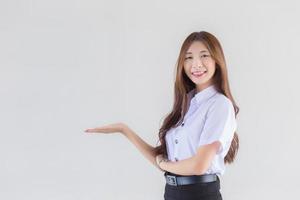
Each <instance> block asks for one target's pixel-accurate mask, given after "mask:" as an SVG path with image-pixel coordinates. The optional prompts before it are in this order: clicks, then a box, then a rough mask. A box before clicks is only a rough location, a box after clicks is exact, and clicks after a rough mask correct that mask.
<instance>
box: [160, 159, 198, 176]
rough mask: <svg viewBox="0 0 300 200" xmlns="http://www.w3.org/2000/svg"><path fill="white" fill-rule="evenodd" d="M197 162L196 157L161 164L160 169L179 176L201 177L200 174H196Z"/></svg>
mask: <svg viewBox="0 0 300 200" xmlns="http://www.w3.org/2000/svg"><path fill="white" fill-rule="evenodd" d="M195 162H196V161H195V159H194V157H191V158H187V159H184V160H180V161H177V162H171V161H168V162H161V163H160V167H161V169H163V170H165V171H168V172H171V173H174V174H178V175H185V176H189V175H199V173H198V172H196V170H195V169H196V168H195V165H196V163H195Z"/></svg>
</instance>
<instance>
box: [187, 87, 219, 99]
mask: <svg viewBox="0 0 300 200" xmlns="http://www.w3.org/2000/svg"><path fill="white" fill-rule="evenodd" d="M217 92H218V90H217V88H216V85H214V84H213V85H210V86H208V87H207V88H205V89H203V90H201V91H200V92H198V93H196V88H194V89H192V90H191V91H190V92H189V93H188V94H187V96H188V100H191V101H195V100H196V102H197V104H199V103H201V102H202V101H204V100H206V99H208V98H210V97H211V96H213V95H214V94H216V93H217Z"/></svg>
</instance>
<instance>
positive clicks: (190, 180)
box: [164, 172, 219, 186]
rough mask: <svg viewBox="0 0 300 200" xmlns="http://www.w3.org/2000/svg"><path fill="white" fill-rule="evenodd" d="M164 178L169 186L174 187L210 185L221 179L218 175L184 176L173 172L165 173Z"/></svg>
mask: <svg viewBox="0 0 300 200" xmlns="http://www.w3.org/2000/svg"><path fill="white" fill-rule="evenodd" d="M164 176H165V179H166V182H167V184H168V185H172V186H178V185H190V184H195V183H209V182H214V181H217V180H219V177H218V176H217V175H216V174H203V175H191V176H183V175H178V174H173V173H171V172H165V173H164Z"/></svg>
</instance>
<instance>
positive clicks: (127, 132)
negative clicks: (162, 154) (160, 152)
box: [122, 127, 159, 168]
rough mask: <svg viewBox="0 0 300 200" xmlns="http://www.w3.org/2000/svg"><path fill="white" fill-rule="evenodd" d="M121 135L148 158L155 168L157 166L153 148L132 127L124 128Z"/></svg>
mask: <svg viewBox="0 0 300 200" xmlns="http://www.w3.org/2000/svg"><path fill="white" fill-rule="evenodd" d="M122 133H123V135H124V136H125V137H127V138H128V140H129V141H130V142H131V143H132V144H134V145H135V146H136V148H137V149H138V150H139V151H140V152H141V153H142V154H143V156H144V157H145V158H146V159H147V160H149V161H150V162H151V163H152V164H153V165H155V166H156V167H157V168H159V166H158V165H157V163H156V159H155V157H156V155H155V151H154V150H155V148H154V147H153V146H151V145H149V144H148V143H146V142H145V141H144V140H143V139H142V138H140V137H139V136H138V135H137V134H136V133H135V132H134V131H133V130H132V129H130V128H129V127H126V128H124V130H123V132H122Z"/></svg>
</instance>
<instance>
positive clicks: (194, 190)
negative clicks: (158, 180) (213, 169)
mask: <svg viewBox="0 0 300 200" xmlns="http://www.w3.org/2000/svg"><path fill="white" fill-rule="evenodd" d="M164 199H165V200H222V195H221V193H220V179H219V177H218V176H217V180H216V181H214V182H208V183H196V184H190V185H179V186H173V185H168V184H167V183H166V185H165V193H164Z"/></svg>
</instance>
